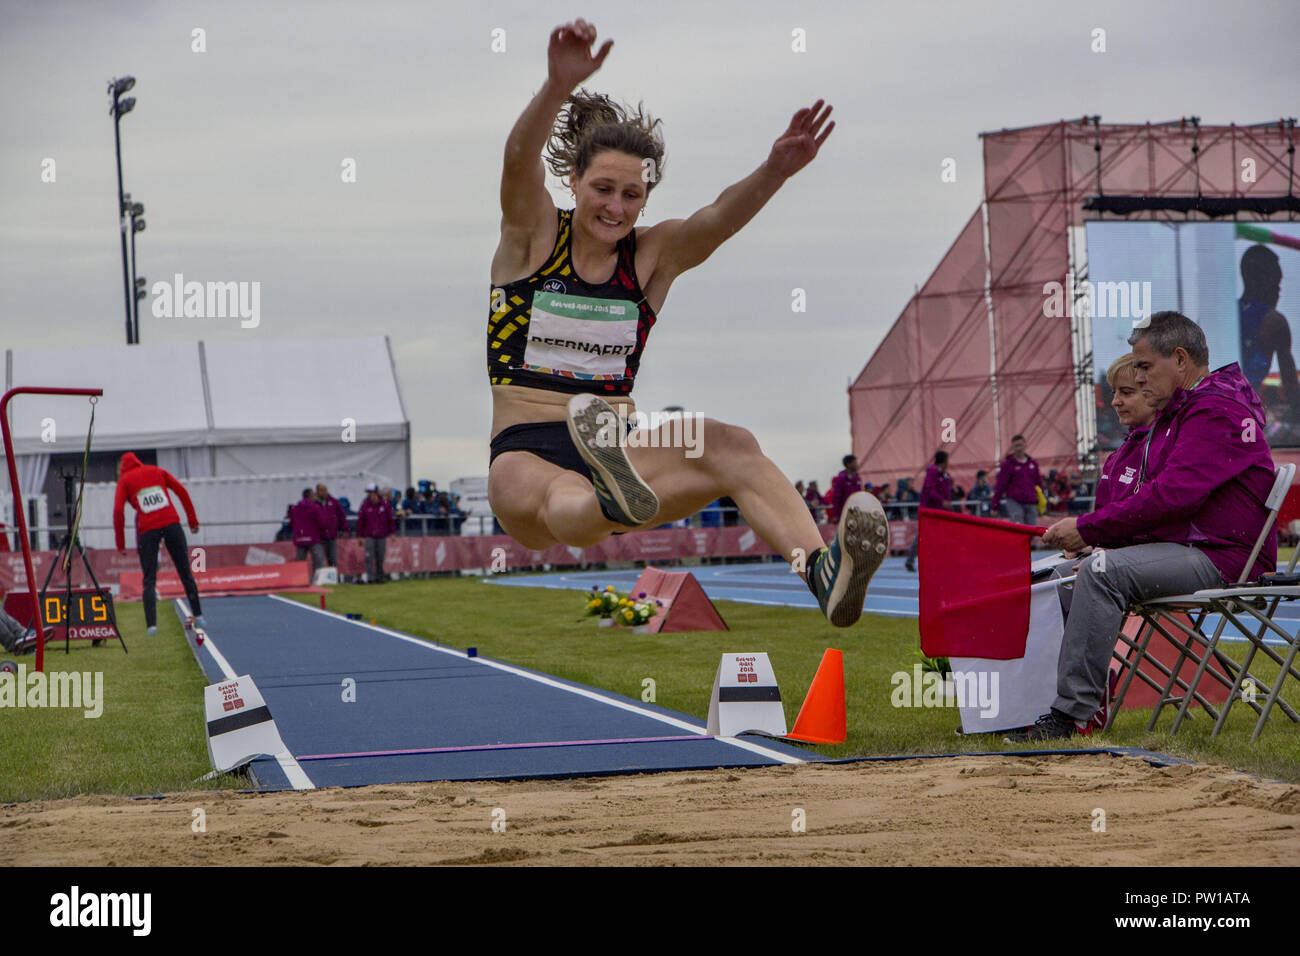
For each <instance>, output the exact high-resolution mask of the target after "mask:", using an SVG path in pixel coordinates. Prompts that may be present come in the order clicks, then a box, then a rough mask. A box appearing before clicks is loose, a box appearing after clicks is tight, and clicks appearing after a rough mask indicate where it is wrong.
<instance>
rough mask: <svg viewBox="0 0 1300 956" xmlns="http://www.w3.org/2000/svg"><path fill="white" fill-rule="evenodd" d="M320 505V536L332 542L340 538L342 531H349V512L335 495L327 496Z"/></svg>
mask: <svg viewBox="0 0 1300 956" xmlns="http://www.w3.org/2000/svg"><path fill="white" fill-rule="evenodd" d="M319 504H320V536H321V537H322V538H324V539H325V540H326V541H332V540H334V539H335V538H337V537H338V536H339V532H340V531H347V530H348V516H347V512H345V511H344V510H343V505H341V504H340V503H339V500H338V499H337V498H335V497H334V496H333V495H326V496H325V500H324V501H322V502H319Z"/></svg>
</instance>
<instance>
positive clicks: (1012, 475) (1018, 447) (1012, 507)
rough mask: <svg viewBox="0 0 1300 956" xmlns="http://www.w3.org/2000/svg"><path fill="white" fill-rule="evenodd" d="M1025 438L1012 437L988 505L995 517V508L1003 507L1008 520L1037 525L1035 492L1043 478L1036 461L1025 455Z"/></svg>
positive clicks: (1036, 494)
mask: <svg viewBox="0 0 1300 956" xmlns="http://www.w3.org/2000/svg"><path fill="white" fill-rule="evenodd" d="M1025 448H1026V443H1025V436H1024V435H1013V436H1012V437H1011V454H1009V455H1007V457H1006V458H1004V459H1002V465H1001V467H999V468H998V480H997V483H996V484H995V485H994V486H993V500H992V501H991V502H989V504H990V505H991V506H992V508H993V513H994V514H997V511H998V505H999V504H1004V505H1006V511H1007V518H1008V519H1010V520H1011V521H1014V522H1016V523H1017V524H1038V489H1039V488H1041V487H1042V486H1043V476H1042V475H1041V474H1040V473H1039V471H1038V462H1036V461H1034V459H1032V458H1030V457H1029V455H1028V454H1026V453H1025Z"/></svg>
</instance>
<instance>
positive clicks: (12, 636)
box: [0, 609, 27, 651]
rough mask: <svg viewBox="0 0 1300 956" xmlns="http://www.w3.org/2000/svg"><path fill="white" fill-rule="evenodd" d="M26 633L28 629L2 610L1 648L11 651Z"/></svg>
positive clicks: (0, 627)
mask: <svg viewBox="0 0 1300 956" xmlns="http://www.w3.org/2000/svg"><path fill="white" fill-rule="evenodd" d="M26 633H27V628H25V627H23V626H22V625H21V624H19V623H18V622H17V621H15V620H14V619H13V618H12V617H10V616H9V615H8V614H6V613H5V612H4V610H3V609H0V646H3V647H4V649H5V650H6V651H11V650H13V646H14V644H16V643H17V642H18V639H19V638H20V637H22V636H23V635H24V634H26Z"/></svg>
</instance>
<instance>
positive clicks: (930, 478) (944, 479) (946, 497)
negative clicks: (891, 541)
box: [903, 451, 952, 571]
mask: <svg viewBox="0 0 1300 956" xmlns="http://www.w3.org/2000/svg"><path fill="white" fill-rule="evenodd" d="M951 501H952V478H951V476H949V474H948V453H947V452H946V451H936V452H935V453H934V464H933V465H929V466H927V467H926V469H925V482H924V483H923V484H922V485H921V507H922V508H942V509H943V510H945V511H947V510H948V507H949V502H951ZM917 518H918V524H917V533H916V535H915V537H913V538H912V547H911V548H909V549H908V552H907V560H906V561H905V562H904V563H903V567H905V568H907V570H909V571H915V570H916V545H917V542H919V541H920V540H921V532H920V524H919V518H920V514H919V513H918V514H917Z"/></svg>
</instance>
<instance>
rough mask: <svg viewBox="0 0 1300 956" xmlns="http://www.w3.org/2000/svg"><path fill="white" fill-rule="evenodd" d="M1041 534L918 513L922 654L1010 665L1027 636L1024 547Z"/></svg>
mask: <svg viewBox="0 0 1300 956" xmlns="http://www.w3.org/2000/svg"><path fill="white" fill-rule="evenodd" d="M1042 532H1043V529H1042V528H1037V527H1033V526H1030V525H1023V524H1012V523H1010V522H1008V521H995V520H993V519H991V518H975V517H972V516H970V515H964V514H957V513H956V512H952V511H941V510H938V509H934V508H922V509H921V515H920V524H919V529H918V533H919V534H920V540H919V542H918V544H917V557H918V558H919V559H920V562H921V582H920V583H921V651H922V653H924V654H925V655H926V656H927V657H981V658H988V659H991V660H1014V659H1016V658H1021V657H1024V656H1025V638H1026V636H1027V635H1028V633H1029V583H1030V570H1029V565H1030V559H1029V543H1030V539H1031V538H1032V537H1033V536H1034V535H1038V534H1042Z"/></svg>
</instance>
